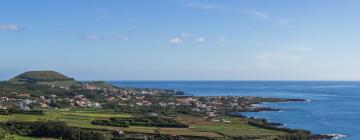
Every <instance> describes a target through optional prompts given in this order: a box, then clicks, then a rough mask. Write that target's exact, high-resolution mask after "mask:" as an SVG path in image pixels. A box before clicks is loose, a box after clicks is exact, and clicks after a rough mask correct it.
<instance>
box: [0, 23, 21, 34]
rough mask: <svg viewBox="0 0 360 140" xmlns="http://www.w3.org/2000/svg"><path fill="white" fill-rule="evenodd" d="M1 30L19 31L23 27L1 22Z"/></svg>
mask: <svg viewBox="0 0 360 140" xmlns="http://www.w3.org/2000/svg"><path fill="white" fill-rule="evenodd" d="M0 30H4V31H12V32H19V31H21V30H22V28H20V27H19V26H18V25H16V24H0Z"/></svg>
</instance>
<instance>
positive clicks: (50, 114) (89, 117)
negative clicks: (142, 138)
mask: <svg viewBox="0 0 360 140" xmlns="http://www.w3.org/2000/svg"><path fill="white" fill-rule="evenodd" d="M111 117H119V118H121V117H123V118H131V117H134V116H132V115H130V114H125V113H115V112H113V111H109V110H76V111H67V110H47V111H46V113H45V115H28V114H14V115H0V121H29V122H33V121H46V120H58V121H64V122H66V124H68V125H69V126H72V127H80V128H88V129H96V130H103V131H109V130H110V131H114V130H119V129H120V130H122V131H125V132H132V133H148V134H151V133H154V129H158V130H160V132H161V134H169V135H181V136H202V137H212V138H224V137H226V136H235V137H236V136H259V135H260V136H273V135H274V136H275V135H282V134H285V133H284V132H279V131H273V130H267V129H261V128H257V127H254V126H250V125H248V124H247V119H243V118H233V117H228V118H226V119H227V120H229V121H230V122H211V121H207V120H205V119H203V118H195V117H193V116H186V115H182V116H179V117H173V118H174V119H175V120H177V121H179V122H181V123H184V124H188V125H190V127H189V128H165V127H160V128H159V127H142V126H130V127H127V128H123V127H114V126H102V125H93V124H91V122H92V121H93V120H95V119H109V118H111ZM19 139H21V138H19ZM22 139H24V138H22ZM25 139H26V138H25Z"/></svg>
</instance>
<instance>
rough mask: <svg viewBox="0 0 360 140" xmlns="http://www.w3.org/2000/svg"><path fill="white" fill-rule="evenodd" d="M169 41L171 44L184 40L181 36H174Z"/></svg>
mask: <svg viewBox="0 0 360 140" xmlns="http://www.w3.org/2000/svg"><path fill="white" fill-rule="evenodd" d="M169 42H170V43H173V44H181V43H183V42H184V41H183V40H182V39H181V38H178V37H175V38H172V39H170V40H169Z"/></svg>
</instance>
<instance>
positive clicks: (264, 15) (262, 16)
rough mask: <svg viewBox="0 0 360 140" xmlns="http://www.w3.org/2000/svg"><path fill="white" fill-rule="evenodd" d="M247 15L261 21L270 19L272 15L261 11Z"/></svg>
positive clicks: (250, 12)
mask: <svg viewBox="0 0 360 140" xmlns="http://www.w3.org/2000/svg"><path fill="white" fill-rule="evenodd" d="M247 13H249V14H250V15H253V16H255V17H257V18H259V19H269V18H270V15H269V14H268V13H265V12H260V11H247Z"/></svg>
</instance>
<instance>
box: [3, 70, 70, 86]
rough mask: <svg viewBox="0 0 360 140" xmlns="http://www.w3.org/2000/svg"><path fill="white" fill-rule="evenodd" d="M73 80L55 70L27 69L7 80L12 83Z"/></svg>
mask: <svg viewBox="0 0 360 140" xmlns="http://www.w3.org/2000/svg"><path fill="white" fill-rule="evenodd" d="M60 81H74V79H72V78H69V77H67V76H65V75H62V74H60V73H58V72H56V71H29V72H25V73H22V74H20V75H18V76H16V77H14V78H12V79H10V80H9V81H8V82H10V83H13V84H26V83H35V84H36V83H41V82H60Z"/></svg>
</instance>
